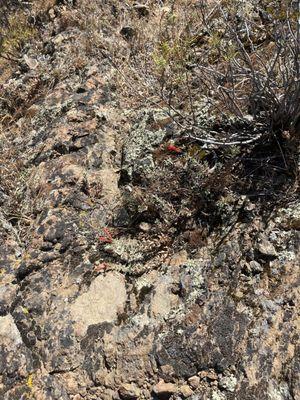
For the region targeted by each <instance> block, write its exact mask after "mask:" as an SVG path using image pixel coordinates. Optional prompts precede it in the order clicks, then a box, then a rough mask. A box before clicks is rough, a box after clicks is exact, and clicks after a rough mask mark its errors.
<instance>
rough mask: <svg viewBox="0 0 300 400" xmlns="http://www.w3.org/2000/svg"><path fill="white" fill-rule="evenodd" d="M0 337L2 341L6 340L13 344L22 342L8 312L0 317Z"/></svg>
mask: <svg viewBox="0 0 300 400" xmlns="http://www.w3.org/2000/svg"><path fill="white" fill-rule="evenodd" d="M0 338H1V342H2V343H3V341H7V340H8V341H9V342H11V343H13V344H14V345H15V346H17V345H18V344H20V343H22V338H21V335H20V332H19V330H18V328H17V326H16V324H15V322H14V319H13V317H12V316H11V315H10V314H8V315H6V316H5V317H0Z"/></svg>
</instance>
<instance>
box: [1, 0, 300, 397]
mask: <svg viewBox="0 0 300 400" xmlns="http://www.w3.org/2000/svg"><path fill="white" fill-rule="evenodd" d="M57 3H66V2H57ZM74 3H75V2H74ZM77 3H80V2H77ZM92 3H93V2H92ZM104 3H105V4H110V2H95V4H97V7H100V6H102V5H103V4H104ZM93 4H94V3H93ZM76 7H79V8H78V10H81V9H80V5H79V4H78V5H77V6H76ZM75 11H76V9H71V8H70V4H69V6H67V5H66V4H57V5H56V6H55V7H53V8H51V11H49V18H48V19H47V21H48V22H47V24H48V25H45V32H44V34H45V37H43V42H42V41H39V39H36V40H37V43H36V46H31V45H28V48H27V50H24V52H25V53H26V54H25V53H24V54H25V55H27V56H26V57H25V58H24V60H25V61H26V63H27V66H28V69H29V70H28V71H27V72H24V73H19V75H18V74H17V72H16V74H15V75H14V77H13V78H11V79H10V80H9V81H8V82H7V83H5V85H3V88H2V87H1V89H3V93H4V95H7V96H8V93H12V92H13V93H16V92H18V93H19V95H20V98H19V99H18V101H19V102H20V104H21V105H22V107H23V108H24V109H26V111H24V110H23V114H24V115H23V114H22V117H21V116H19V119H18V121H17V122H18V123H17V125H16V127H14V126H13V127H11V129H12V131H11V132H10V133H6V135H8V137H9V139H10V141H11V143H10V146H11V147H10V150H11V152H12V154H14V156H13V157H12V159H13V162H12V164H13V165H14V163H16V160H18V163H17V164H18V168H17V170H18V172H17V173H16V176H15V178H14V180H13V184H12V185H10V187H9V190H8V189H7V190H6V192H7V193H6V192H5V193H4V192H3V193H4V194H3V193H2V188H1V189H0V206H1V211H0V238H1V240H0V375H1V379H0V398H1V399H4V400H25V399H30V398H34V399H37V400H83V399H84V400H98V399H101V400H102V399H103V400H112V399H113V400H119V399H138V400H139V399H141V400H143V399H144V400H147V399H149V400H150V399H171V400H175V399H176V400H179V399H183V398H187V399H191V400H235V399H236V400H264V399H266V400H292V399H297V398H300V386H299V382H300V364H299V321H298V310H299V291H298V286H299V272H298V267H299V256H300V255H299V239H300V236H299V212H298V211H299V204H291V205H290V206H288V207H286V208H285V209H279V210H278V211H274V215H272V216H271V217H270V218H269V219H268V220H267V221H266V218H265V215H264V213H263V212H261V213H260V211H259V207H260V206H261V205H260V204H259V202H258V204H255V205H254V200H253V199H251V203H250V201H249V204H250V205H251V207H250V206H249V204H248V209H247V207H244V208H245V210H246V212H247V213H246V214H247V218H244V219H243V218H242V217H241V216H240V214H241V209H240V208H237V209H235V208H234V207H235V204H238V206H240V203H239V201H240V195H239V194H235V193H230V196H231V197H232V198H231V200H230V199H228V198H229V197H230V196H229V195H228V198H227V199H225V197H224V196H223V197H221V199H218V201H215V199H214V198H213V199H211V198H210V197H209V195H207V188H206V187H205V188H204V187H202V186H201V182H202V180H204V178H205V176H204V175H205V174H204V173H203V170H201V171H202V175H201V174H200V173H199V171H198V170H197V169H196V170H194V168H196V167H197V166H199V164H200V166H201V168H202V167H203V165H206V164H205V163H206V161H205V163H204V162H202V161H201V162H196V161H195V158H194V157H191V156H190V155H189V154H190V153H191V151H192V149H188V148H187V149H185V150H184V152H183V151H182V153H181V152H180V153H168V152H166V145H167V143H168V138H169V136H170V131H172V129H175V128H174V125H173V123H172V119H171V118H170V117H169V116H168V114H167V113H165V112H164V111H163V110H158V109H156V108H154V109H151V108H146V109H143V110H140V112H139V113H137V114H135V116H132V115H131V116H130V117H128V116H126V112H125V111H126V110H122V108H121V105H120V102H121V101H120V100H119V99H118V98H117V95H116V93H115V89H114V81H115V75H114V74H115V70H114V69H113V67H112V66H111V65H110V63H109V62H108V59H107V58H105V57H103V58H101V57H100V56H97V58H94V57H96V56H94V55H93V56H92V55H91V54H90V53H86V52H87V51H88V49H87V47H88V46H87V42H86V34H83V33H82V32H81V31H80V30H79V27H77V26H73V25H76V21H77V19H76V18H77V17H76V18H75V16H78V14H77V12H75ZM132 11H133V12H135V13H138V14H139V15H140V18H142V20H143V21H145V20H146V19H147V18H148V16H149V13H148V6H145V5H138V4H136V5H133V9H132ZM72 12H74V13H75V14H74V15H73V14H72ZM80 12H81V11H80ZM149 12H150V11H149ZM68 13H71V14H68ZM72 15H73V16H74V20H73V19H72V18H71V16H72ZM101 15H102V14H101ZM67 16H69V17H70V18H71V21H73V22H72V24H73V25H72V24H71V26H69V27H68V29H65V28H64V24H65V23H66V21H67V20H68V18H67ZM123 34H124V35H125V33H123ZM127 36H128V35H127ZM129 39H130V40H134V39H133V37H130V38H127V41H124V42H126V46H127V45H129V44H128V43H129ZM107 40H108V39H107ZM74 49H76V52H75V53H76V54H77V53H78V54H79V55H81V56H82V59H81V58H80V57H79V58H78V54H77V56H76V55H74V54H73V53H74ZM43 51H44V52H45V54H44V53H43ZM126 51H127V50H126ZM27 53H28V54H27ZM41 53H42V54H41ZM75 56H76V57H75ZM74 57H75V58H74ZM75 61H76V62H75ZM81 63H83V64H84V65H81ZM62 65H63V66H64V67H63V69H62V70H61V68H62V67H61V66H62ZM34 82H35V83H36V84H37V82H39V84H40V85H41V86H42V87H44V86H43V85H44V84H45V85H46V89H45V90H44V91H43V92H42V93H41V95H40V96H39V97H34V96H33V95H32V93H35V92H34V87H35V86H34ZM43 82H44V83H43ZM30 94H31V95H32V96H31V97H30ZM23 96H25V97H24V98H25V99H24V98H23ZM1 97H2V94H1ZM28 97H29V98H31V99H32V103H33V104H31V105H30V106H28V104H27V103H26V101H28ZM22 99H23V100H22ZM26 99H27V100H26ZM25 100H26V101H25ZM0 101H1V100H0ZM22 101H23V103H22ZM1 104H2V103H1ZM17 104H19V103H17ZM26 104H27V106H28V107H27V106H26V107H25V105H26ZM21 105H20V110H21V108H22V107H21ZM1 107H4V106H1ZM23 108H22V109H23ZM1 110H2V109H0V111H1ZM1 112H2V111H1ZM18 112H19V111H18ZM20 112H21V111H20ZM1 118H2V114H1ZM177 134H178V132H177ZM9 135H11V136H9ZM178 136H179V134H178ZM0 139H2V137H0ZM1 149H2V148H1ZM1 151H2V150H1ZM202 164H203V165H202ZM13 165H11V167H13ZM193 171H194V174H192V172H193ZM201 171H200V172H201ZM205 173H206V174H208V173H209V172H207V170H206V172H205ZM199 182H200V183H199ZM1 185H2V183H1ZM197 185H198V186H197ZM199 185H200V186H199ZM187 193H188V194H187ZM190 193H191V195H190ZM195 193H197V197H196V196H195ZM205 196H207V197H205ZM220 210H221V211H220ZM245 210H244V211H245ZM237 215H238V218H237V217H236V216H237ZM249 215H250V217H251V218H250V217H249Z"/></svg>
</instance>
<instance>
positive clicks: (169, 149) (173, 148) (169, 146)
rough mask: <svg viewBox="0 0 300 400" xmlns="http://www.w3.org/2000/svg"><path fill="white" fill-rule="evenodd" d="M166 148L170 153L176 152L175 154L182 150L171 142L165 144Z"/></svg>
mask: <svg viewBox="0 0 300 400" xmlns="http://www.w3.org/2000/svg"><path fill="white" fill-rule="evenodd" d="M167 150H168V151H170V152H171V153H177V154H180V153H182V150H181V149H180V148H179V147H177V146H174V145H173V144H169V145H168V146H167Z"/></svg>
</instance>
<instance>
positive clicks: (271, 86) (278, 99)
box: [90, 0, 300, 196]
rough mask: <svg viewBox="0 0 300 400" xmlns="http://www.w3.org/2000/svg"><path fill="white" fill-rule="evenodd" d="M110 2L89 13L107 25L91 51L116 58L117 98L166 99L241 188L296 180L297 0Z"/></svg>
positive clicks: (188, 134)
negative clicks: (139, 7)
mask: <svg viewBox="0 0 300 400" xmlns="http://www.w3.org/2000/svg"><path fill="white" fill-rule="evenodd" d="M93 6H94V7H95V4H94V5H93ZM97 7H98V10H101V6H100V7H99V5H98V6H97ZM103 7H104V6H103ZM103 7H102V9H103ZM109 7H111V12H109V11H108V10H107V9H105V11H103V16H105V18H103V20H101V12H100V13H99V11H98V14H97V13H93V18H94V20H95V21H97V23H100V24H102V25H103V24H104V25H105V26H104V25H103V28H104V29H103V31H102V32H106V33H107V35H105V34H102V36H101V37H99V36H97V41H95V42H94V43H95V44H96V45H95V46H94V47H93V52H94V54H95V53H96V52H97V51H99V50H100V51H99V55H100V56H101V58H103V57H106V58H107V59H108V60H109V61H110V62H111V63H112V65H114V67H115V69H116V86H117V88H118V89H119V93H122V94H123V96H124V103H125V102H126V104H127V105H128V104H130V105H131V106H138V105H137V104H141V103H142V104H143V106H148V105H149V106H153V105H155V106H156V107H157V106H160V107H163V108H165V107H167V108H168V110H169V115H170V116H171V117H172V119H173V121H174V122H175V123H176V125H177V134H178V132H179V135H180V136H181V139H184V138H185V139H186V141H187V142H189V143H190V144H192V143H198V144H199V146H200V147H202V148H204V149H205V148H209V149H214V151H215V152H216V154H217V157H218V159H219V162H220V163H222V164H224V163H227V162H229V164H230V165H231V168H232V169H231V172H230V173H232V174H238V176H235V175H233V176H235V178H236V179H233V181H234V180H236V181H238V182H240V183H241V182H243V184H240V185H239V186H240V188H243V190H246V189H245V188H247V190H246V191H249V190H250V191H251V192H252V193H257V194H258V196H261V193H266V192H267V193H270V192H271V191H272V189H270V188H273V187H274V186H278V185H277V182H279V181H281V182H282V180H283V178H282V175H285V176H286V178H287V180H289V179H290V181H291V182H296V179H297V146H298V143H299V137H300V133H299V120H300V117H299V116H300V101H299V99H300V65H299V62H300V61H299V60H300V22H299V18H300V17H299V15H300V14H299V7H300V6H299V1H294V0H283V1H281V2H277V1H273V0H265V1H257V0H252V1H247V2H246V1H237V0H223V1H222V2H217V1H206V0H201V1H187V0H177V1H165V2H163V4H162V2H158V1H149V2H147V7H148V12H147V13H146V14H145V15H144V16H141V15H139V14H138V13H136V11H135V7H134V2H127V3H126V4H124V3H123V2H122V3H121V2H116V1H113V2H109ZM96 15H97V17H96ZM92 26H93V24H91V25H90V27H92ZM124 27H125V28H126V29H125V28H124ZM123 28H124V29H123ZM92 30H95V29H92ZM129 30H130V32H131V34H130V35H124V32H125V31H128V32H129ZM98 32H99V29H98ZM116 32H119V40H118V42H117V41H116V40H112V39H111V38H112V37H114V38H116ZM112 33H113V35H112ZM91 37H93V35H91ZM134 102H135V104H134ZM226 148H230V149H229V150H226ZM232 160H233V161H234V162H232ZM226 170H227V171H228V168H227V167H226ZM249 180H251V181H252V183H251V182H250V181H249ZM266 182H268V185H267V186H268V188H265V190H262V188H263V186H266ZM270 182H271V184H270V185H269V183H270ZM277 189H278V188H277ZM293 190H294V189H293Z"/></svg>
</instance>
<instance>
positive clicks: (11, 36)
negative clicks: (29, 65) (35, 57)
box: [0, 0, 36, 60]
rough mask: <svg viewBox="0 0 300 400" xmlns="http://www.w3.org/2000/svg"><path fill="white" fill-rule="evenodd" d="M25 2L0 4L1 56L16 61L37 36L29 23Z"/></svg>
mask: <svg viewBox="0 0 300 400" xmlns="http://www.w3.org/2000/svg"><path fill="white" fill-rule="evenodd" d="M25 10H26V8H25V6H24V3H23V2H20V1H17V0H10V1H1V2H0V15H1V17H0V23H1V25H0V56H1V57H2V58H4V59H8V60H16V58H17V55H18V53H19V51H20V50H21V49H22V47H23V46H24V45H25V44H26V43H27V42H28V41H29V40H30V39H32V38H33V37H34V36H35V35H36V29H35V28H34V26H33V25H32V24H30V23H29V20H28V15H27V14H26V12H25Z"/></svg>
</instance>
